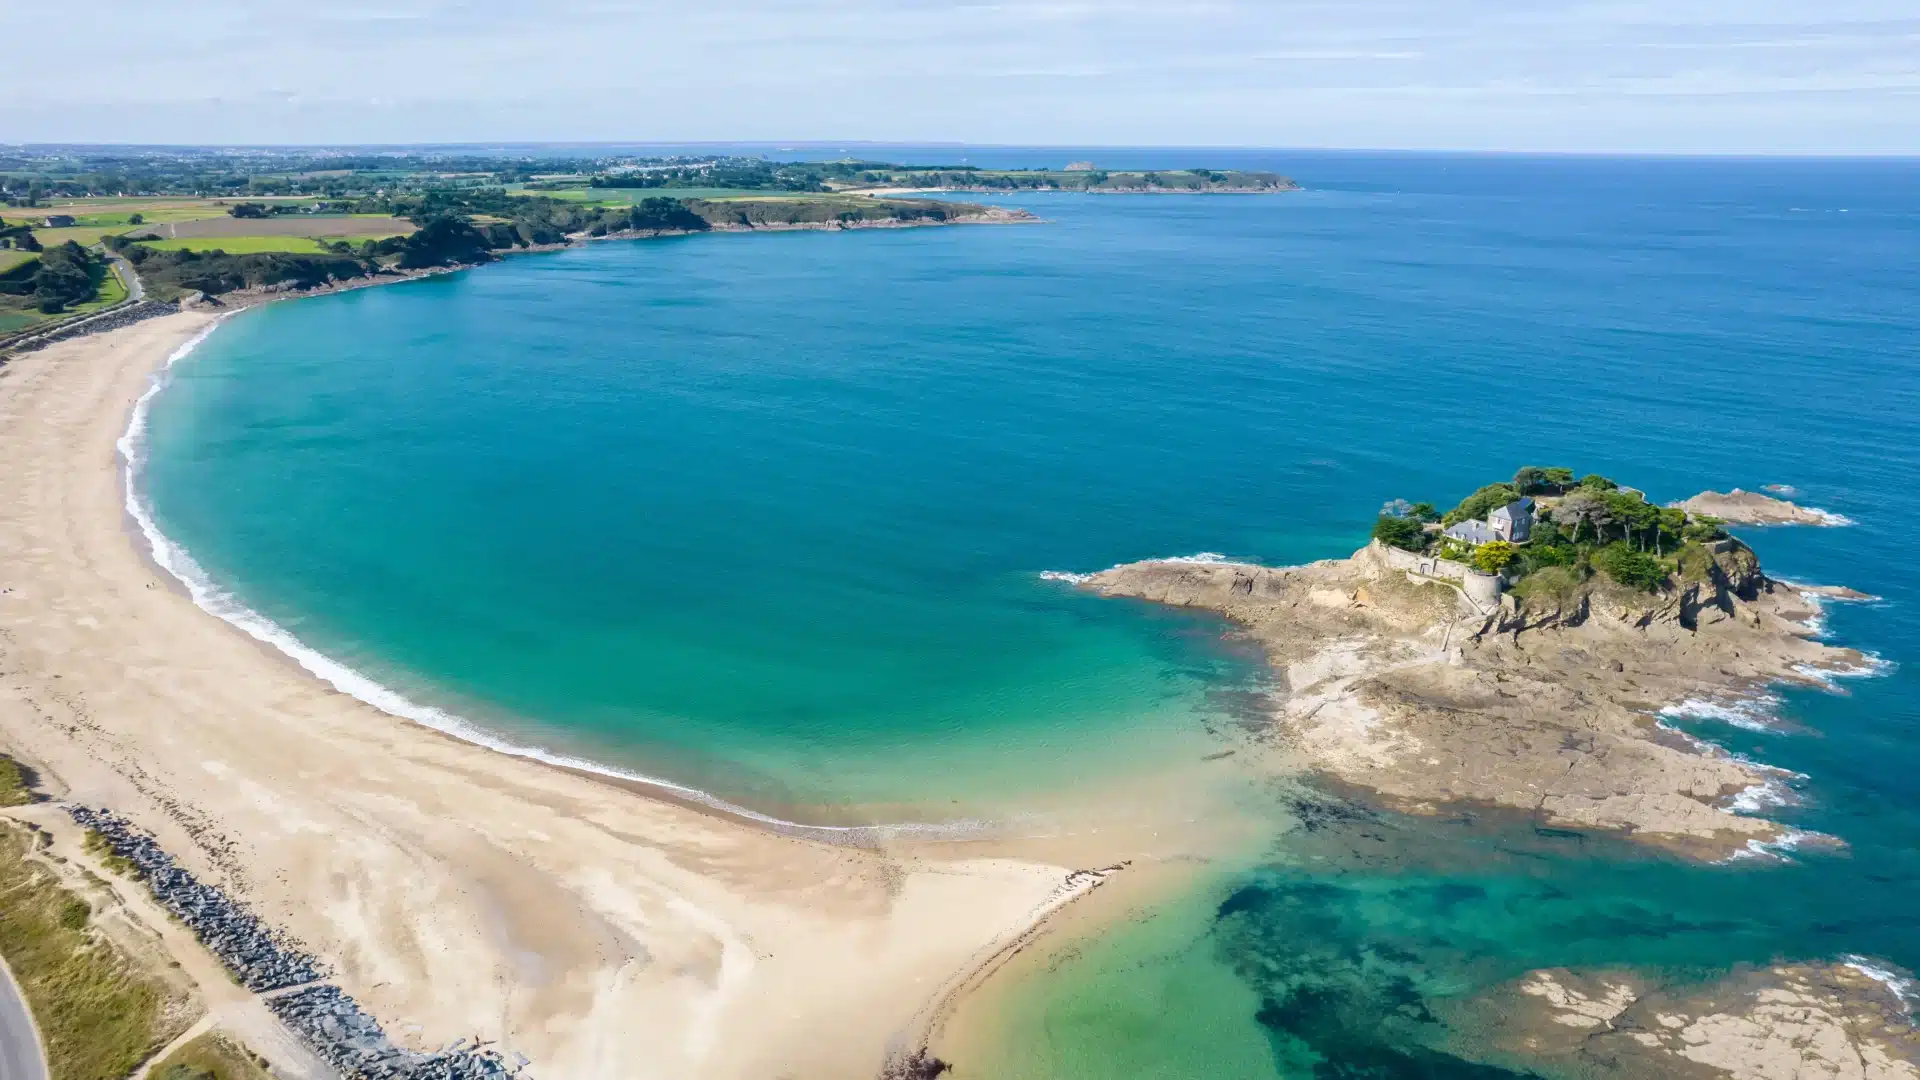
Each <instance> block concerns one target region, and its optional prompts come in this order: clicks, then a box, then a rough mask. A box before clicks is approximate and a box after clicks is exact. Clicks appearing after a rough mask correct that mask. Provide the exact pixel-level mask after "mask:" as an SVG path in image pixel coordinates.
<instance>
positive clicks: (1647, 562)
mask: <svg viewBox="0 0 1920 1080" xmlns="http://www.w3.org/2000/svg"><path fill="white" fill-rule="evenodd" d="M1593 566H1594V569H1596V570H1598V571H1600V572H1601V573H1603V574H1605V575H1607V576H1608V577H1610V578H1612V579H1613V580H1615V581H1617V582H1619V583H1620V584H1622V585H1625V586H1627V587H1628V588H1632V589H1644V590H1646V591H1648V592H1652V591H1653V590H1654V589H1656V588H1659V587H1660V586H1661V585H1663V584H1665V583H1666V580H1667V568H1666V566H1665V565H1663V564H1662V563H1661V562H1660V560H1659V559H1656V558H1654V557H1653V556H1651V555H1649V554H1647V553H1646V552H1644V551H1635V550H1634V549H1632V548H1631V547H1628V546H1627V545H1626V544H1625V543H1613V544H1608V545H1607V546H1606V547H1603V548H1601V549H1600V550H1599V551H1596V552H1594V553H1593Z"/></svg>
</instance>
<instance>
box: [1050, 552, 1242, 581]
mask: <svg viewBox="0 0 1920 1080" xmlns="http://www.w3.org/2000/svg"><path fill="white" fill-rule="evenodd" d="M1140 561H1142V562H1162V563H1223V562H1226V561H1227V557H1226V556H1225V555H1222V554H1220V553H1219V552H1217V551H1202V552H1197V553H1195V554H1193V555H1169V556H1168V557H1166V558H1164V559H1142V560H1140ZM1131 565H1133V564H1132V563H1115V564H1113V565H1112V566H1109V567H1107V570H1118V569H1120V568H1121V567H1122V566H1131ZM1106 572H1107V571H1106V570H1099V571H1095V572H1094V573H1091V574H1081V573H1076V572H1074V571H1072V570H1042V571H1040V580H1042V581H1065V582H1068V583H1070V584H1074V585H1081V584H1084V583H1086V582H1088V581H1092V580H1093V579H1094V578H1095V577H1096V576H1097V575H1099V574H1104V573H1106Z"/></svg>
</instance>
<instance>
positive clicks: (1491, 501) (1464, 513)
mask: <svg viewBox="0 0 1920 1080" xmlns="http://www.w3.org/2000/svg"><path fill="white" fill-rule="evenodd" d="M1519 497H1520V493H1519V492H1517V491H1515V490H1513V485H1511V484H1488V485H1487V486H1486V487H1483V488H1481V489H1480V490H1479V491H1476V492H1474V493H1473V494H1471V495H1469V496H1467V497H1466V498H1464V499H1461V500H1460V505H1459V506H1456V507H1454V508H1453V509H1451V510H1449V511H1447V516H1446V517H1443V518H1441V519H1440V523H1441V524H1443V525H1458V524H1459V523H1461V522H1463V521H1474V520H1477V519H1479V518H1483V517H1486V516H1487V515H1488V514H1490V513H1492V512H1494V511H1495V510H1498V509H1500V508H1501V507H1503V506H1505V505H1507V504H1508V503H1510V502H1512V501H1513V500H1515V499H1517V498H1519Z"/></svg>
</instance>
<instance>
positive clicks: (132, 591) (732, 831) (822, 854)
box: [0, 313, 1066, 1080]
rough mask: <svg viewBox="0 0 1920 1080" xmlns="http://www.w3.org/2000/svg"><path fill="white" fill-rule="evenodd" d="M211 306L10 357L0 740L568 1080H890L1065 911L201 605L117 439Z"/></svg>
mask: <svg viewBox="0 0 1920 1080" xmlns="http://www.w3.org/2000/svg"><path fill="white" fill-rule="evenodd" d="M207 318H208V316H205V315H200V314H194V313H186V314H181V315H177V316H170V317H167V318H164V319H156V320H153V321H149V322H145V323H141V324H139V325H137V326H134V327H131V328H128V329H125V330H120V331H115V332H113V333H110V334H103V335H99V336H94V337H87V338H81V339H78V340H75V341H70V342H65V343H61V344H58V345H55V346H53V347H50V348H48V349H46V350H44V351H41V352H38V353H33V354H29V355H26V356H21V357H17V358H15V359H13V361H12V362H11V363H10V364H9V365H7V366H6V367H5V368H4V369H0V461H4V462H5V465H4V468H3V469H0V557H3V560H4V561H3V562H0V742H4V743H5V744H6V745H7V748H8V749H9V750H11V751H14V752H17V753H18V754H20V755H21V756H23V757H24V758H26V759H27V760H28V761H29V762H30V763H32V764H34V765H36V766H38V767H39V768H40V769H41V770H42V771H43V774H44V781H45V785H46V787H47V788H49V789H50V790H52V791H53V792H54V793H55V794H58V795H63V796H65V797H68V798H72V799H74V800H78V801H84V802H87V803H90V804H96V805H105V806H108V807H110V808H112V809H114V810H116V811H118V812H120V813H122V814H125V815H128V816H130V817H132V818H133V819H135V820H136V821H137V822H139V823H140V824H143V825H145V826H147V827H149V828H151V829H153V830H155V831H156V832H157V833H158V834H159V835H160V837H161V839H162V841H163V842H164V843H165V844H166V845H167V846H168V847H169V848H170V849H171V850H173V851H174V852H175V853H176V854H177V855H178V856H180V857H181V858H182V859H183V861H184V862H185V863H186V864H187V865H188V866H189V867H191V868H192V869H194V870H195V871H197V872H199V873H201V874H203V875H205V876H206V877H208V878H210V879H211V880H214V881H216V882H218V883H220V884H222V885H224V886H226V887H227V888H229V889H231V890H232V891H234V892H235V893H236V894H238V895H239V896H241V897H243V898H244V899H246V900H247V901H249V902H251V903H252V904H253V905H254V906H255V907H256V909H257V910H259V911H260V912H261V913H262V914H263V915H265V916H266V917H268V918H269V919H271V920H273V921H274V922H276V923H278V924H279V925H281V926H283V927H285V928H287V929H288V930H290V931H291V932H293V933H294V934H296V935H297V936H298V937H299V938H301V939H302V940H304V942H305V943H306V944H307V945H308V946H309V947H310V948H312V949H314V950H315V951H316V952H318V953H319V954H320V955H322V956H323V957H324V958H325V959H327V960H328V961H329V962H331V963H332V964H334V965H335V966H336V967H337V970H338V981H339V982H340V983H341V985H342V986H344V987H345V988H346V989H347V990H348V991H349V992H351V993H353V994H354V995H356V996H357V997H359V998H360V999H361V1000H362V1001H363V1002H364V1003H366V1004H367V1005H368V1006H369V1007H370V1008H371V1009H372V1010H373V1011H374V1012H375V1014H376V1015H377V1016H378V1017H379V1018H380V1019H381V1020H382V1021H383V1022H384V1023H385V1024H386V1025H387V1027H388V1029H389V1032H390V1033H391V1034H393V1035H394V1036H395V1037H396V1038H397V1039H399V1040H401V1041H404V1042H406V1043H408V1044H411V1045H414V1046H416V1047H430V1046H434V1045H438V1044H441V1043H445V1042H448V1041H451V1040H453V1039H455V1038H459V1037H462V1036H473V1035H478V1036H480V1037H481V1038H484V1039H489V1040H498V1041H499V1043H500V1044H501V1045H502V1046H503V1047H504V1048H505V1049H507V1050H508V1051H510V1052H520V1053H524V1054H525V1055H527V1057H529V1058H531V1059H532V1061H533V1066H532V1072H533V1074H534V1075H536V1076H538V1077H540V1078H541V1080H564V1078H568V1077H580V1078H589V1077H590V1078H595V1080H598V1078H603V1077H609V1076H621V1077H649V1076H659V1077H673V1078H676V1080H687V1078H696V1077H722V1078H724V1077H749V1076H750V1077H754V1078H756V1080H761V1078H768V1077H777V1076H791V1077H795V1078H805V1077H854V1076H872V1075H873V1074H874V1073H875V1072H876V1071H877V1070H878V1069H879V1067H880V1065H881V1063H882V1059H883V1056H884V1054H885V1053H886V1052H887V1050H888V1049H889V1047H890V1046H900V1045H906V1044H907V1043H910V1042H911V1041H912V1040H913V1039H914V1038H916V1037H917V1035H918V1030H919V1025H923V1024H924V1023H926V1022H927V1020H928V1019H929V1017H928V1010H927V1006H928V1004H929V1003H930V1002H933V1001H935V1000H939V999H943V998H945V997H947V996H949V995H948V993H947V991H948V990H949V989H950V988H951V987H952V986H953V985H956V984H960V983H964V982H965V981H966V979H965V976H966V974H967V973H968V972H970V971H972V970H974V969H975V968H977V967H978V965H980V964H981V963H982V962H983V961H985V960H986V959H988V958H990V957H991V956H993V955H994V954H995V952H996V951H998V950H1000V949H1001V948H1003V947H1004V946H1005V945H1006V943H1007V942H1009V941H1011V940H1013V939H1015V938H1017V937H1018V936H1019V935H1020V934H1022V933H1024V932H1025V931H1026V930H1027V929H1028V928H1029V927H1030V926H1031V925H1032V924H1033V922H1034V921H1035V919H1036V918H1037V917H1038V915H1039V914H1040V913H1041V912H1043V911H1045V910H1047V909H1049V908H1050V907H1051V906H1053V905H1054V904H1056V903H1057V902H1058V900H1059V899H1060V896H1061V893H1060V890H1061V889H1062V887H1063V883H1064V882H1065V880H1066V870H1065V869H1064V868H1062V867H1059V866H1050V865H1045V864H1044V863H1042V862H1039V861H1024V860H1016V859H1009V858H986V857H975V858H959V857H945V858H943V857H941V855H940V852H939V851H938V850H932V851H929V850H921V851H896V852H891V853H884V854H883V853H876V852H872V851H865V850H854V849H849V848H842V847H834V846H829V845H825V844H819V843H814V842H811V841H806V840H799V839H793V838H789V837H785V836H780V835H775V834H771V833H768V832H765V831H762V830H759V829H757V828H752V827H748V826H746V825H742V824H739V823H736V822H734V821H731V820H728V819H724V818H720V817H716V816H713V815H709V814H705V813H702V812H698V811H696V810H691V809H687V808H684V807H681V806H677V805H672V804H669V803H666V802H662V801H658V800H655V799H652V798H649V797H646V796H645V795H642V794H639V793H636V792H633V791H630V790H626V789H623V788H621V787H618V786H614V785H611V784H602V783H599V782H596V781H594V780H591V779H587V778H584V777H581V776H577V775H574V774H571V773H568V772H564V771H561V770H557V769H553V768H549V767H546V766H543V765H540V764H537V763H533V762H529V761H525V760H521V759H517V758H512V757H508V756H505V755H501V754H497V753H494V752H492V751H489V750H485V749H482V748H479V747H475V746H471V745H468V744H466V743H462V742H459V741H456V740H453V739H451V738H448V737H445V736H443V735H440V734H438V733H435V732H432V731H430V730H428V729H426V728H422V727H419V726H416V725H412V724H410V723H407V722H404V721H401V720H399V719H396V718H395V717H392V716H390V715H388V714H386V713H382V712H379V711H377V710H375V709H373V708H372V707H370V706H367V705H365V704H362V703H361V702H359V701H357V700H355V699H353V698H351V697H348V696H346V695H343V694H340V693H337V692H335V691H333V690H331V689H330V688H328V687H327V686H325V685H324V684H322V683H320V682H319V681H317V680H315V679H313V678H311V677H310V676H308V675H307V674H305V673H304V672H302V671H301V670H299V669H298V668H297V667H295V666H294V665H293V664H291V663H290V662H287V661H286V660H285V659H284V658H283V657H281V656H280V655H279V654H278V653H274V652H272V651H270V650H268V649H266V648H265V647H264V646H262V645H260V644H258V643H257V642H255V641H253V640H252V639H250V638H248V637H246V636H244V635H242V634H241V633H239V632H238V631H236V630H234V629H233V628H231V627H229V626H228V625H227V624H225V623H223V622H221V621H219V620H217V619H215V618H213V617H212V616H210V615H208V614H206V613H204V612H202V611H201V610H199V609H198V608H196V607H195V606H194V605H193V604H192V603H191V602H190V601H189V600H188V599H187V597H185V596H184V595H183V594H182V593H181V592H180V591H179V590H178V589H177V588H176V586H175V583H174V582H173V581H172V579H171V578H169V577H167V576H166V575H165V574H164V572H162V571H161V570H160V569H158V568H157V567H156V566H154V565H153V564H152V563H151V562H150V560H149V559H148V557H147V555H146V552H145V551H144V549H143V548H142V547H141V546H140V545H139V544H138V542H137V538H136V536H135V535H134V534H133V532H132V531H131V529H130V523H129V521H128V519H127V516H126V513H125V510H124V506H123V502H122V491H121V477H120V472H119V461H118V458H117V456H116V452H115V448H114V447H115V441H116V439H117V438H118V437H119V436H120V435H121V433H122V431H123V430H124V428H125V426H126V423H127V418H128V415H129V410H130V408H131V406H132V405H133V403H134V401H135V400H136V398H137V397H138V396H139V394H140V393H141V392H142V391H143V390H144V389H145V388H146V387H147V385H148V381H149V378H150V374H151V372H153V371H154V369H155V368H156V366H157V365H158V364H159V363H160V362H161V360H162V359H163V358H164V357H165V356H166V355H167V354H168V353H169V352H170V351H171V350H173V349H174V348H175V347H177V346H178V345H179V344H180V343H182V342H183V341H185V340H187V339H188V338H189V337H191V336H192V335H193V334H194V333H195V332H196V331H197V330H199V329H200V328H202V327H203V326H204V325H205V323H206V321H207Z"/></svg>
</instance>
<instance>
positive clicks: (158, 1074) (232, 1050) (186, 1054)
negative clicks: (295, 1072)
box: [147, 1032, 272, 1080]
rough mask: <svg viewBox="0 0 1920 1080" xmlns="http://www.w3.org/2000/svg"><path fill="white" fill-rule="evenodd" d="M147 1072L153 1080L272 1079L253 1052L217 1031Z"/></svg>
mask: <svg viewBox="0 0 1920 1080" xmlns="http://www.w3.org/2000/svg"><path fill="white" fill-rule="evenodd" d="M147 1075H148V1076H150V1077H152V1078H153V1080H272V1074H270V1073H268V1072H267V1070H266V1069H265V1068H264V1067H262V1066H261V1065H260V1064H259V1063H258V1062H257V1061H256V1060H255V1059H254V1057H253V1055H251V1054H249V1053H247V1052H246V1051H245V1050H244V1049H242V1048H240V1047H239V1046H236V1045H234V1044H233V1043H231V1042H228V1041H227V1040H226V1039H223V1038H221V1037H220V1036H219V1035H217V1034H214V1033H213V1032H208V1033H207V1034H205V1035H202V1036H200V1037H199V1038H197V1039H194V1040H192V1041H191V1042H189V1043H187V1044H186V1045H185V1046H182V1047H181V1048H180V1049H178V1050H175V1051H174V1052H173V1053H171V1054H168V1055H167V1059H166V1060H165V1061H162V1062H161V1063H159V1064H158V1065H155V1066H154V1068H153V1071H152V1072H150V1073H148V1074H147Z"/></svg>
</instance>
